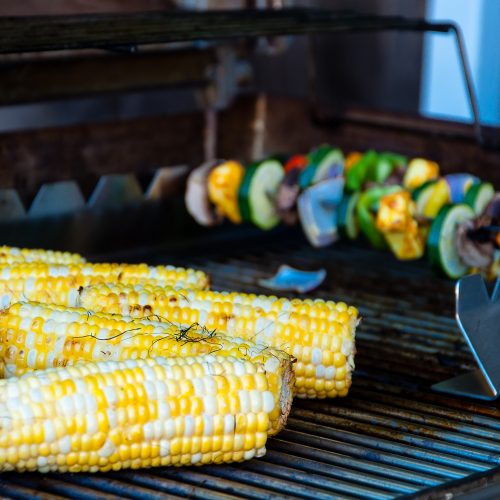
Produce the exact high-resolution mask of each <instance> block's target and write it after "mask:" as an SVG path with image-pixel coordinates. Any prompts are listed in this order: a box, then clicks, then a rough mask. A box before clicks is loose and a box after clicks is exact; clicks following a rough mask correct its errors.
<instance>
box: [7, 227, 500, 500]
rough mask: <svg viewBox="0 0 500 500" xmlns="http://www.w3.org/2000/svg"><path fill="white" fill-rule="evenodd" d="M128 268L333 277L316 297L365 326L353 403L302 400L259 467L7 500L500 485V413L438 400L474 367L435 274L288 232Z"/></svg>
mask: <svg viewBox="0 0 500 500" xmlns="http://www.w3.org/2000/svg"><path fill="white" fill-rule="evenodd" d="M240 236H241V235H240ZM107 257H112V256H110V255H108V256H107ZM119 257H120V258H127V257H128V260H131V261H133V260H147V261H149V262H151V263H166V262H169V263H175V264H179V265H190V266H196V267H199V268H202V269H204V270H206V271H208V272H209V273H210V274H211V276H212V277H213V288H214V289H239V290H241V291H245V292H254V293H269V292H268V291H266V290H264V289H262V288H261V287H259V286H258V285H257V280H258V278H260V277H263V276H268V275H270V274H272V273H273V272H274V271H275V270H276V268H277V267H278V265H279V264H281V263H283V262H286V263H287V264H290V265H294V266H297V267H300V268H303V269H312V268H318V267H320V266H322V267H325V268H326V269H327V271H328V276H327V279H326V280H325V282H324V283H323V284H322V286H321V287H320V288H319V289H317V290H315V291H313V292H311V293H310V294H308V296H312V297H323V298H333V299H335V300H346V301H347V302H349V303H352V304H354V305H356V306H358V307H359V309H360V313H361V315H362V317H363V321H362V323H361V325H360V327H359V329H358V334H357V346H358V353H357V356H356V365H357V368H356V371H355V375H354V379H353V386H352V388H351V391H350V393H349V396H348V397H347V398H343V399H334V400H322V401H319V400H316V401H315V400H296V401H295V402H294V408H293V409H292V413H291V415H290V419H289V423H288V425H287V428H286V429H285V431H283V432H282V433H281V434H279V435H278V436H277V437H276V438H274V439H271V440H270V441H269V445H268V454H267V455H266V456H265V457H263V458H261V459H255V460H252V461H250V462H247V463H244V464H238V465H223V466H208V467H203V468H183V469H173V468H172V469H168V468H163V469H151V470H144V471H121V472H119V473H112V474H99V475H88V474H74V475H71V474H61V475H58V474H49V475H45V476H43V475H40V474H23V475H15V474H4V475H2V476H1V477H0V488H1V489H2V491H3V494H4V495H5V496H6V497H7V498H29V497H30V496H31V497H33V496H38V497H39V498H49V497H50V498H56V496H57V495H59V496H60V497H63V498H67V497H71V498H107V497H108V496H110V497H122V498H139V497H147V498H155V497H156V496H162V497H165V496H167V497H172V498H176V497H183V496H190V497H193V498H234V497H237V498H242V497H243V498H336V497H341V498H396V497H401V496H405V497H418V498H438V497H441V495H444V494H445V493H449V492H452V491H453V492H457V491H458V492H464V491H466V490H469V489H471V488H474V487H476V486H478V487H484V486H485V485H489V484H490V483H493V485H494V484H495V483H496V482H497V481H498V478H499V477H500V419H499V417H500V409H499V406H498V404H497V403H483V402H475V401H470V400H465V399H461V398H453V397H449V396H443V395H440V394H437V393H434V392H432V391H431V390H430V386H431V384H432V383H434V382H436V381H439V380H442V379H445V378H447V377H449V376H452V375H454V374H457V373H460V372H462V371H466V370H469V369H471V368H472V367H473V366H474V364H473V358H472V355H471V354H470V353H469V352H468V349H467V346H466V344H465V342H464V341H463V339H462V338H461V336H460V334H459V332H458V328H457V326H456V325H455V322H454V319H453V293H452V292H453V283H452V282H450V281H448V280H444V279H441V278H438V277H436V276H435V275H434V274H433V273H432V271H431V270H430V269H429V267H428V266H427V264H426V263H425V262H412V263H402V262H397V261H396V260H394V259H393V258H392V257H391V256H390V254H388V253H383V252H376V251H373V250H371V249H368V248H365V247H363V246H361V245H359V244H351V243H343V242H342V243H339V244H337V245H335V246H332V247H329V248H326V249H313V248H310V247H309V246H307V244H305V242H304V240H303V237H301V236H300V235H298V233H297V232H295V231H288V230H279V231H275V232H273V233H272V234H271V235H262V236H261V237H258V238H255V235H254V233H250V234H249V235H248V239H246V238H243V237H240V238H237V239H235V240H234V239H231V238H228V237H226V238H225V239H221V240H219V241H218V242H213V243H212V244H210V245H207V246H204V247H203V249H201V248H200V246H196V245H190V246H189V247H188V248H187V249H185V250H179V249H177V251H175V252H173V251H171V252H167V251H165V249H161V250H157V251H155V250H154V249H151V248H150V249H143V250H141V251H140V252H136V253H135V254H128V256H127V255H125V254H122V255H120V256H119ZM382 355H387V356H390V357H392V358H395V359H394V360H393V364H392V365H391V364H390V362H389V361H387V362H386V361H381V360H380V359H379V358H380V357H381V356H382ZM396 356H398V357H399V359H397V358H396ZM417 366H420V370H419V371H418V372H416V373H414V372H413V371H414V370H413V369H414V368H415V367H417ZM44 494H45V495H47V496H45V497H44Z"/></svg>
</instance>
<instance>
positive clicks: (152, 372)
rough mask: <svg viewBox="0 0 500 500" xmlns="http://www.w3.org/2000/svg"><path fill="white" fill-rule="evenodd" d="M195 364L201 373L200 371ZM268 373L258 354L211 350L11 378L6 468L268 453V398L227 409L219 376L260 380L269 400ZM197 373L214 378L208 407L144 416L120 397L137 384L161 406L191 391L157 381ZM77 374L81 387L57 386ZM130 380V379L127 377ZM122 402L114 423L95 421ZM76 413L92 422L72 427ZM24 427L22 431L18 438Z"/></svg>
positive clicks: (3, 399)
mask: <svg viewBox="0 0 500 500" xmlns="http://www.w3.org/2000/svg"><path fill="white" fill-rule="evenodd" d="M195 368H196V373H197V376H195V377H191V374H192V373H193V372H194V371H195V370H194V369H195ZM261 373H262V372H261V371H260V370H259V367H258V365H256V364H253V363H251V362H245V363H241V361H240V360H239V359H237V358H235V357H228V356H221V355H213V354H206V355H204V356H198V357H197V356H188V357H184V358H180V357H171V358H162V357H158V358H148V359H144V360H128V361H121V362H116V361H104V362H98V363H88V364H80V365H78V366H75V367H72V368H71V369H70V368H53V369H47V370H43V371H36V372H32V373H28V374H25V375H23V376H21V377H18V378H11V379H4V380H1V381H0V410H1V411H0V472H3V471H9V470H17V471H28V470H29V471H33V470H39V471H41V472H52V471H54V472H55V471H60V472H64V471H72V472H80V471H82V472H97V471H107V470H111V469H113V470H119V469H121V468H124V467H132V468H139V467H150V466H154V465H166V464H175V465H189V464H202V463H218V462H232V461H241V460H244V459H248V458H249V457H251V456H260V455H261V454H263V453H264V452H265V445H266V441H267V431H268V430H269V425H270V424H269V422H270V414H269V412H266V409H265V405H264V404H261V405H260V406H259V409H258V410H257V411H254V410H252V409H248V410H247V411H246V412H242V411H240V410H238V411H237V412H234V413H231V412H229V411H228V410H227V409H224V410H222V409H220V408H219V406H218V405H216V404H214V401H216V400H218V399H224V398H225V397H226V395H227V394H226V393H227V388H226V387H225V386H224V388H222V389H221V388H219V386H218V385H217V384H216V383H215V378H216V377H217V378H218V377H226V376H229V375H232V376H234V377H236V376H242V375H244V376H246V377H253V378H255V383H254V384H253V385H254V386H255V387H259V388H256V389H254V393H255V397H256V398H260V399H261V400H262V401H264V400H266V399H268V398H270V399H275V395H273V394H272V388H271V387H270V386H268V385H265V384H264V385H262V380H257V379H261ZM118 375H121V376H118ZM188 377H189V381H190V382H191V383H192V385H193V387H196V386H203V387H204V396H203V403H202V406H201V407H200V408H199V414H198V415H193V414H185V415H180V416H178V417H171V416H165V417H163V418H162V419H152V417H151V416H147V417H145V420H143V421H140V422H138V421H137V418H136V417H137V415H139V414H140V411H139V410H136V405H137V402H136V401H134V400H125V399H124V400H123V401H121V402H120V403H118V402H117V401H116V399H115V397H114V396H113V394H115V393H118V392H120V391H121V390H122V389H125V390H127V386H129V385H130V386H133V387H134V388H136V389H137V390H136V391H135V392H136V393H139V394H140V393H144V394H148V398H149V399H150V400H151V401H155V402H156V403H157V405H166V406H167V407H168V406H169V405H170V401H171V400H172V399H177V400H179V398H181V397H183V396H182V395H181V394H180V393H175V394H170V395H169V397H168V398H167V397H166V395H165V392H164V391H163V390H162V389H158V390H156V391H152V390H151V388H152V387H158V388H161V387H164V386H165V384H166V383H167V382H172V383H175V385H177V386H179V387H180V386H183V384H185V382H186V381H187V378H188ZM68 380H71V381H72V382H74V384H75V386H76V387H77V388H78V391H73V392H71V393H70V394H64V390H58V389H57V388H56V386H59V385H65V383H66V381H68ZM123 380H126V381H127V382H125V384H124V383H123ZM96 387H97V388H98V390H100V391H101V392H102V393H104V394H106V398H105V399H104V401H102V402H101V403H100V404H99V406H98V407H97V408H95V405H94V403H93V401H94V392H95V390H96ZM37 389H38V390H39V392H37ZM42 389H45V390H42ZM232 391H234V389H233V388H232V387H229V392H232ZM287 394H288V401H285V400H281V402H280V405H281V406H280V408H282V410H281V411H283V418H284V419H286V417H287V412H288V410H289V407H290V398H291V396H290V394H291V393H290V391H288V392H287ZM282 397H283V395H282ZM277 399H278V400H280V398H279V397H278V398H277ZM39 402H41V404H42V408H43V415H42V416H41V417H40V418H38V419H35V418H34V416H33V412H32V411H31V408H32V406H33V405H35V404H38V403H39ZM179 406H180V405H179ZM117 408H120V409H122V410H124V412H123V414H124V416H125V418H124V420H123V421H120V422H119V423H116V424H115V425H114V427H113V428H112V429H108V430H107V431H106V432H104V433H103V432H101V431H100V430H99V429H98V428H97V425H95V426H94V425H92V424H91V423H92V422H93V421H94V420H95V419H96V417H95V414H96V412H104V413H107V412H113V411H116V410H117ZM214 412H215V413H214ZM75 415H76V416H78V417H80V418H81V419H82V422H86V423H87V425H86V427H84V428H79V426H68V422H69V420H70V418H71V417H72V416H75ZM243 419H246V420H247V421H252V422H255V425H247V426H246V427H245V428H244V429H241V426H240V429H239V430H238V434H236V429H235V422H236V421H237V420H239V421H241V420H243ZM139 420H140V419H139ZM201 421H203V422H205V424H206V425H205V426H204V428H203V429H202V428H201V426H199V425H195V422H201ZM212 422H215V425H212ZM264 426H266V427H265V429H263V427H264ZM56 427H62V428H63V432H62V434H60V435H58V434H56V432H55V429H56ZM171 430H173V431H174V432H173V433H172V432H171ZM15 436H19V437H20V440H13V439H12V438H13V437H15ZM243 450H244V451H245V452H246V453H242V451H243Z"/></svg>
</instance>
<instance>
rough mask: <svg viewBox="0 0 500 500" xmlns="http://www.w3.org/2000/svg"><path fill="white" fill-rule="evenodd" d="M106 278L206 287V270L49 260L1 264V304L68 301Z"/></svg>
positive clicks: (116, 280)
mask: <svg viewBox="0 0 500 500" xmlns="http://www.w3.org/2000/svg"><path fill="white" fill-rule="evenodd" d="M102 282H116V283H124V284H136V283H150V284H161V285H176V286H182V287H188V288H195V289H197V288H200V289H202V288H206V287H208V284H209V279H208V276H207V275H206V274H205V273H204V272H203V271H198V270H195V269H185V268H182V267H173V266H148V265H146V264H107V263H99V264H90V263H85V264H73V265H69V264H48V263H43V262H33V263H23V264H13V265H0V307H1V308H5V307H8V306H9V305H10V304H11V303H13V302H18V301H20V300H31V301H35V302H43V303H54V304H67V303H71V302H74V298H72V296H71V294H73V295H74V294H75V293H76V290H78V288H79V287H83V286H87V285H91V284H94V283H102Z"/></svg>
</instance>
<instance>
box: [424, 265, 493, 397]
mask: <svg viewBox="0 0 500 500" xmlns="http://www.w3.org/2000/svg"><path fill="white" fill-rule="evenodd" d="M455 294H456V314H455V316H456V320H457V323H458V326H459V327H460V330H461V332H462V334H463V336H464V338H465V340H466V341H467V344H468V345H469V347H470V349H471V351H472V354H473V355H474V358H475V360H476V362H477V364H478V365H479V369H478V370H475V371H473V372H470V373H466V374H463V375H459V376H458V377H454V378H451V379H449V380H445V381H444V382H440V383H438V384H435V385H433V386H432V389H433V390H435V391H438V392H445V393H447V394H453V395H455V396H467V397H470V398H475V399H486V400H489V401H492V400H495V399H497V398H498V397H499V392H500V357H499V353H498V349H499V347H498V346H499V340H500V339H499V337H500V300H499V299H500V278H499V279H498V280H497V282H496V285H495V289H494V291H493V294H492V295H491V297H490V296H489V294H488V290H487V289H486V284H485V282H484V280H483V278H482V277H481V275H479V274H473V275H471V276H466V277H464V278H462V279H461V280H459V281H458V282H457V285H456V288H455Z"/></svg>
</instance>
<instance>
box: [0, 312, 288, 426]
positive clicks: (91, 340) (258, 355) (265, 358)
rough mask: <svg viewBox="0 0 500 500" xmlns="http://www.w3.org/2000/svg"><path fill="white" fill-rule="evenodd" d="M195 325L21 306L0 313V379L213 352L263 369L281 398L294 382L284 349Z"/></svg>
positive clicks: (275, 416)
mask: <svg viewBox="0 0 500 500" xmlns="http://www.w3.org/2000/svg"><path fill="white" fill-rule="evenodd" d="M195 323H196V322H195V321H193V322H192V323H190V326H189V327H186V328H180V327H179V326H177V325H174V324H166V323H160V322H158V321H149V320H146V319H132V318H130V317H123V316H120V315H111V314H105V313H90V312H89V311H86V310H84V309H78V308H66V307H61V306H54V305H42V304H37V303H30V302H25V303H23V302H19V303H16V304H13V305H12V306H11V307H10V308H8V309H7V310H5V311H3V312H1V313H0V359H2V360H3V364H4V367H3V369H4V373H0V375H1V376H4V377H13V376H18V375H22V374H24V373H25V372H27V371H32V370H40V369H45V368H52V367H65V366H68V365H73V364H75V363H77V362H79V361H105V360H113V361H121V360H127V359H139V358H147V357H156V356H193V355H201V354H211V353H216V354H218V355H224V356H232V357H235V358H239V359H241V360H248V361H251V362H253V363H256V364H258V365H259V366H262V367H263V369H264V370H265V374H266V378H267V383H268V384H269V386H270V387H272V388H273V390H274V392H275V393H276V394H277V395H281V392H282V387H281V384H282V381H283V380H285V381H286V384H288V385H289V384H290V383H292V384H293V371H292V367H291V357H290V356H289V355H287V354H286V353H284V352H283V351H279V350H278V349H273V348H269V347H267V346H264V345H257V344H255V343H254V342H252V341H249V340H243V339H239V338H229V337H227V336H226V335H224V334H221V333H219V332H216V331H214V330H212V331H209V330H207V329H204V328H200V327H199V326H197V325H196V324H195ZM278 403H279V402H278V401H277V402H276V405H275V411H274V412H273V413H271V421H272V431H273V433H276V432H278V431H279V430H280V429H281V428H282V426H283V424H284V423H283V422H282V421H281V420H280V412H279V404H278Z"/></svg>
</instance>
